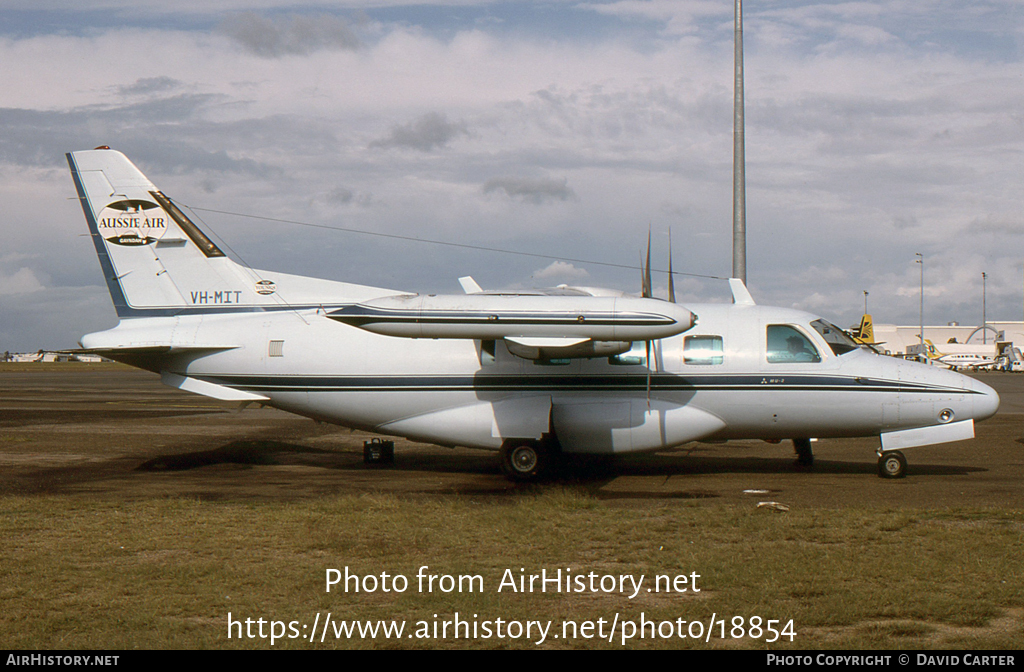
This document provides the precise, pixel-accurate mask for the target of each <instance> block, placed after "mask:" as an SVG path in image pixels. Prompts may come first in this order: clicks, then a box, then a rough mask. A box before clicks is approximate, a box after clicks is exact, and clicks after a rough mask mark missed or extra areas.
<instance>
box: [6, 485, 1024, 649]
mask: <svg viewBox="0 0 1024 672" xmlns="http://www.w3.org/2000/svg"><path fill="white" fill-rule="evenodd" d="M1022 532H1024V514H1022V513H1021V512H1006V511H1001V510H993V509H980V510H952V509H951V510H940V511H924V510H921V511H906V510H899V511H887V510H855V509H854V510H817V511H813V510H803V511H791V512H788V513H780V512H775V511H769V510H766V509H757V508H755V507H754V506H753V505H751V506H750V507H748V508H738V507H716V506H713V505H711V506H709V505H708V504H707V502H701V501H698V500H694V501H692V502H686V501H678V500H677V501H670V502H665V501H659V502H640V503H638V502H631V503H619V502H614V501H599V500H597V499H594V498H592V497H590V496H588V495H586V494H584V492H583V491H582V490H577V489H574V488H573V487H572V486H571V485H569V486H551V487H545V488H537V489H535V490H528V491H521V492H519V493H517V494H515V495H512V496H505V497H490V498H473V497H469V496H464V495H455V496H452V497H449V498H445V499H443V500H437V499H427V498H400V497H396V496H392V495H372V494H367V495H363V496H343V497H334V498H320V499H314V500H307V501H298V502H295V501H291V502H286V503H284V502H282V503H277V502H269V503H244V504H243V503H226V502H208V501H199V500H191V499H152V500H146V501H140V502H109V501H97V500H83V499H81V498H75V499H72V498H64V497H51V496H45V497H16V496H7V497H3V498H0V537H2V538H3V540H4V542H3V544H2V545H0V566H2V567H3V581H2V584H0V585H2V588H0V599H2V603H3V605H4V609H3V613H2V615H0V623H2V628H0V632H2V633H3V635H2V641H0V646H2V647H4V648H36V649H39V648H41V649H50V648H112V649H131V648H162V647H170V648H200V647H209V648H230V647H239V648H269V647H270V646H271V642H270V637H269V635H270V633H271V631H272V626H271V623H270V622H271V621H279V622H280V625H279V627H278V626H273V627H275V628H277V633H278V637H276V638H275V641H274V644H273V647H274V648H308V649H311V648H370V647H377V648H412V647H416V648H466V647H487V648H496V647H497V648H504V647H508V648H536V647H537V646H538V644H537V641H539V639H540V638H539V637H538V635H537V633H538V631H537V630H533V631H531V634H530V636H527V634H526V632H525V630H524V631H523V632H522V633H521V634H520V636H519V637H517V638H514V637H512V635H515V634H516V630H515V627H514V626H512V625H511V623H506V625H507V626H508V627H507V631H506V633H505V634H506V636H505V637H504V638H498V637H497V636H496V628H495V621H496V619H498V618H501V619H504V621H506V622H508V621H519V622H522V623H525V622H526V621H541V622H542V623H543V622H546V621H552V622H553V625H552V626H551V627H550V629H549V630H548V634H547V636H546V638H545V640H544V641H543V643H542V644H540V646H542V647H544V648H583V647H585V648H594V647H605V648H621V647H622V646H624V645H625V646H628V647H630V648H646V647H650V648H666V647H672V648H676V647H678V648H766V647H768V648H779V649H786V648H799V649H806V648H857V649H861V648H863V649H871V648H879V647H883V648H893V647H899V648H959V649H1012V648H1019V647H1020V646H1021V644H1022V642H1024V625H1022V615H1024V589H1022V578H1024V577H1022V563H1021V560H1020V558H1021V557H1022V551H1024V541H1022V538H1024V534H1022ZM424 565H426V566H428V567H429V569H428V570H426V573H427V574H435V575H450V576H453V577H457V576H460V575H465V576H479V577H481V579H480V583H479V584H477V585H476V586H475V587H476V588H477V590H474V591H473V592H468V589H467V590H465V591H464V592H459V591H458V590H454V591H452V592H449V593H445V592H443V591H442V590H441V583H435V585H434V591H433V592H426V591H423V592H421V591H420V590H419V589H418V587H417V580H416V575H417V572H418V571H419V569H420V567H422V566H424ZM346 567H348V568H349V571H350V572H352V573H357V574H359V575H361V576H366V575H374V576H375V577H376V578H377V579H378V580H379V579H380V577H381V573H382V572H384V573H387V574H388V575H390V576H392V577H393V576H394V575H399V574H400V575H403V576H404V577H406V578H407V579H408V588H407V589H406V590H405V591H404V592H384V591H383V590H381V589H380V585H379V583H378V586H377V588H378V589H377V590H376V591H374V592H363V591H361V592H358V593H356V592H354V589H353V591H350V592H347V593H346V592H344V591H343V590H342V589H341V587H340V585H339V586H335V587H334V589H333V590H332V591H331V592H330V593H328V592H327V591H326V573H327V570H328V569H331V568H336V569H338V570H342V571H343V570H344V568H346ZM559 568H562V569H563V570H566V569H571V572H572V574H574V575H587V574H588V573H590V572H594V573H595V575H597V576H604V575H613V576H615V577H618V576H619V575H629V576H631V577H633V579H634V580H638V579H639V576H640V575H643V576H644V582H645V583H644V584H641V585H642V586H646V587H651V586H652V585H653V584H652V582H653V581H654V576H655V575H665V576H670V577H675V576H678V575H686V576H687V577H688V580H689V581H692V580H693V574H697V575H699V578H697V580H696V581H697V583H696V587H698V588H699V589H700V591H699V592H694V591H693V590H692V587H693V585H692V584H686V587H688V588H689V589H688V590H687V591H686V592H675V591H670V592H664V591H662V592H652V593H648V592H646V590H645V589H641V590H640V591H638V592H637V591H634V590H632V589H631V588H629V589H627V590H626V591H625V592H624V593H620V592H618V591H612V592H603V591H602V590H600V589H599V590H597V591H596V592H591V591H590V590H587V591H584V592H575V593H566V592H562V593H558V592H546V593H541V592H533V593H529V592H527V593H519V592H513V591H512V590H511V589H510V588H509V587H508V585H507V584H506V585H505V587H504V588H503V589H502V590H501V592H498V588H499V586H500V585H501V583H502V578H503V574H504V572H505V570H506V569H509V570H511V572H512V574H513V576H515V577H516V580H517V581H518V576H519V575H520V570H521V569H523V570H525V574H531V573H539V572H540V571H541V570H542V569H547V570H548V572H555V571H557V570H558V569H559ZM349 585H350V587H352V586H353V584H351V583H350V584H349ZM362 585H363V587H364V588H367V587H373V586H372V583H370V582H369V581H367V582H365V583H363V584H362ZM392 585H395V584H393V583H392ZM480 585H482V590H480V589H479V587H480ZM466 587H467V586H465V585H464V588H466ZM677 587H680V586H679V584H677ZM538 590H539V589H538ZM633 592H637V594H636V596H635V597H634V598H633V599H630V594H631V593H633ZM229 612H230V613H231V615H232V619H235V620H237V621H239V622H242V621H244V619H246V618H250V619H253V620H252V624H251V626H250V631H251V632H252V633H253V634H254V635H258V634H259V626H258V625H257V622H256V619H260V618H262V619H265V625H264V629H263V632H264V634H265V635H266V637H265V638H260V637H258V636H256V637H254V638H252V639H249V638H241V639H240V638H239V634H240V632H241V630H242V629H243V628H244V627H245V626H243V625H238V626H236V628H235V630H234V631H233V636H232V637H231V638H229V637H228V633H229V628H228V614H229ZM328 612H329V613H330V614H331V618H332V619H333V620H334V622H338V621H340V620H342V619H362V620H376V619H383V620H386V621H391V620H392V619H399V620H402V621H405V627H406V630H405V631H404V634H403V635H402V637H401V638H394V637H392V638H386V637H384V636H383V635H382V634H381V633H380V632H378V636H377V638H376V639H372V638H359V637H355V638H351V639H349V638H344V637H342V638H337V637H335V636H334V632H333V630H332V631H330V632H329V633H328V634H327V635H326V636H325V637H324V640H323V642H322V643H321V641H320V632H321V631H320V630H317V631H316V634H315V637H314V638H315V640H316V641H314V642H312V643H311V642H310V641H308V638H309V637H310V636H311V635H310V634H309V633H310V629H312V628H313V626H314V622H315V621H318V622H319V623H320V624H321V626H320V627H321V628H322V624H323V622H324V621H325V620H326V617H327V614H328ZM456 612H458V613H459V614H460V617H461V618H462V619H463V620H464V621H467V620H468V621H469V622H471V623H472V622H476V624H477V626H478V627H482V626H481V625H480V624H481V623H483V622H484V621H488V622H490V623H491V633H492V636H491V637H487V638H485V637H483V636H482V634H483V630H478V631H477V636H476V637H475V638H474V637H470V636H469V631H468V628H469V627H471V626H467V630H466V632H465V634H466V636H460V637H455V636H454V634H453V631H452V630H451V629H449V630H448V632H447V634H448V637H447V638H434V637H433V636H431V637H429V638H426V637H418V636H415V634H416V632H417V629H416V628H417V627H418V629H419V630H418V631H419V632H421V633H422V632H423V631H424V629H426V632H427V634H430V635H433V627H434V624H436V623H441V622H443V621H445V620H452V619H453V615H454V614H455V613H456ZM318 614H319V616H318ZM641 614H643V618H645V619H646V620H647V621H652V622H655V623H662V622H665V621H671V622H672V623H673V624H675V625H676V628H678V622H679V619H682V620H683V621H686V622H687V623H689V622H691V621H700V626H701V630H702V632H703V635H702V636H703V637H705V638H706V637H707V624H708V623H709V622H710V620H711V618H712V614H714V615H715V618H716V621H715V625H714V626H713V629H712V633H713V634H712V636H711V637H710V639H709V640H708V641H705V639H699V640H698V639H695V638H694V637H690V636H688V637H687V638H679V637H678V629H674V635H673V636H669V637H665V636H664V635H666V634H667V633H668V628H669V626H666V625H663V626H662V629H661V635H662V636H661V637H653V636H652V633H653V632H654V630H655V628H656V626H651V627H650V628H648V630H647V631H646V633H645V637H644V638H643V639H640V633H639V631H637V632H635V633H634V634H635V636H634V638H633V639H630V640H628V641H626V642H625V644H624V643H623V640H622V636H623V634H624V633H626V632H628V627H625V624H624V622H625V621H630V622H633V623H636V624H639V623H640V622H641ZM474 615H475V617H473V616H474ZM755 616H757V617H760V618H761V619H763V621H762V623H761V625H762V627H764V626H766V625H767V621H768V620H769V619H771V620H776V621H780V624H778V625H776V626H775V627H776V628H779V629H781V628H782V627H783V626H784V625H785V624H786V623H787V622H788V621H790V620H792V622H793V625H792V629H791V632H793V633H795V636H794V637H792V638H790V637H781V638H779V639H778V641H776V642H774V643H771V644H768V643H767V642H766V641H765V640H766V639H767V638H768V637H769V635H768V633H767V632H760V633H759V634H758V633H757V631H755V634H756V635H757V636H756V637H751V636H749V634H748V633H747V632H746V631H747V627H748V626H749V624H750V620H749V619H750V618H751V617H755ZM471 617H473V618H471ZM734 617H743V618H744V621H743V622H742V623H743V631H742V633H743V634H744V635H745V636H743V637H738V638H734V637H733V635H736V634H739V633H740V631H737V630H734V625H735V622H733V621H732V619H733V618H734ZM598 619H604V624H603V625H602V624H599V623H598ZM613 619H617V620H618V624H619V627H618V630H616V631H615V632H613V633H612V636H611V641H610V642H609V641H608V634H609V629H610V627H611V624H612V622H613ZM565 620H572V621H574V622H576V623H577V627H579V624H581V623H584V622H586V621H590V622H592V627H593V628H594V630H592V631H591V632H592V634H593V637H592V638H587V637H585V636H584V633H585V632H587V631H585V630H579V629H578V630H577V636H576V637H571V636H568V637H566V636H562V633H563V631H562V622H563V621H565ZM719 620H721V621H723V623H722V624H721V625H719V624H718V621H719ZM417 622H420V623H419V624H418V625H417ZM286 623H287V624H289V626H288V628H287V629H286V625H285V624H286ZM688 627H693V628H694V629H692V630H687V629H685V628H684V634H687V632H689V634H690V635H694V636H696V635H697V630H696V629H695V626H688ZM598 629H602V630H603V633H604V637H605V639H603V640H602V639H599V638H598V636H597V633H598ZM460 634H462V633H460ZM721 634H724V635H725V637H724V638H722V637H720V635H721ZM410 635H414V636H412V637H410ZM556 636H557V638H556ZM303 638H305V639H303ZM790 639H792V641H790Z"/></svg>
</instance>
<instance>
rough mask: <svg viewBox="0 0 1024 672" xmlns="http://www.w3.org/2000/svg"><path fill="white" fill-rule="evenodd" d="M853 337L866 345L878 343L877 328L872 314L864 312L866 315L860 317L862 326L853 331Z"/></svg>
mask: <svg viewBox="0 0 1024 672" xmlns="http://www.w3.org/2000/svg"><path fill="white" fill-rule="evenodd" d="M853 339H854V340H855V341H857V342H858V343H863V344H865V345H876V344H875V328H874V326H873V325H872V322H871V316H870V315H868V314H867V313H864V316H863V317H862V318H860V326H859V327H857V330H856V331H855V332H853Z"/></svg>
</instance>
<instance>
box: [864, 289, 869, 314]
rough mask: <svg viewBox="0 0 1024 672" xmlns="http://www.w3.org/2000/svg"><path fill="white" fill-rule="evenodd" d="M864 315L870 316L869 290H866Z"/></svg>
mask: <svg viewBox="0 0 1024 672" xmlns="http://www.w3.org/2000/svg"><path fill="white" fill-rule="evenodd" d="M864 314H865V315H867V314H868V290H866V289H865V290H864Z"/></svg>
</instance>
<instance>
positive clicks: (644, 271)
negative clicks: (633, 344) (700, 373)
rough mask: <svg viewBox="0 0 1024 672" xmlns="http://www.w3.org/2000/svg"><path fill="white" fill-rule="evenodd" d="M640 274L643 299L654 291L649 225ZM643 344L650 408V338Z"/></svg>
mask: <svg viewBox="0 0 1024 672" xmlns="http://www.w3.org/2000/svg"><path fill="white" fill-rule="evenodd" d="M640 275H641V285H642V286H641V296H643V298H645V299H650V298H654V292H653V291H652V289H651V227H649V226H648V227H647V263H646V264H645V263H644V260H643V259H642V258H641V259H640ZM644 345H645V346H646V347H647V359H646V360H644V361H645V362H646V363H647V410H648V411H650V410H651V342H650V340H647V341H644Z"/></svg>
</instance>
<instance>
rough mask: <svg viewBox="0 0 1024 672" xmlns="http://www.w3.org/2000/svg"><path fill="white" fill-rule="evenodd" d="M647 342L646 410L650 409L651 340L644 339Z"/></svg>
mask: <svg viewBox="0 0 1024 672" xmlns="http://www.w3.org/2000/svg"><path fill="white" fill-rule="evenodd" d="M644 343H646V344H647V410H648V411H650V410H651V342H650V341H644Z"/></svg>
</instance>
